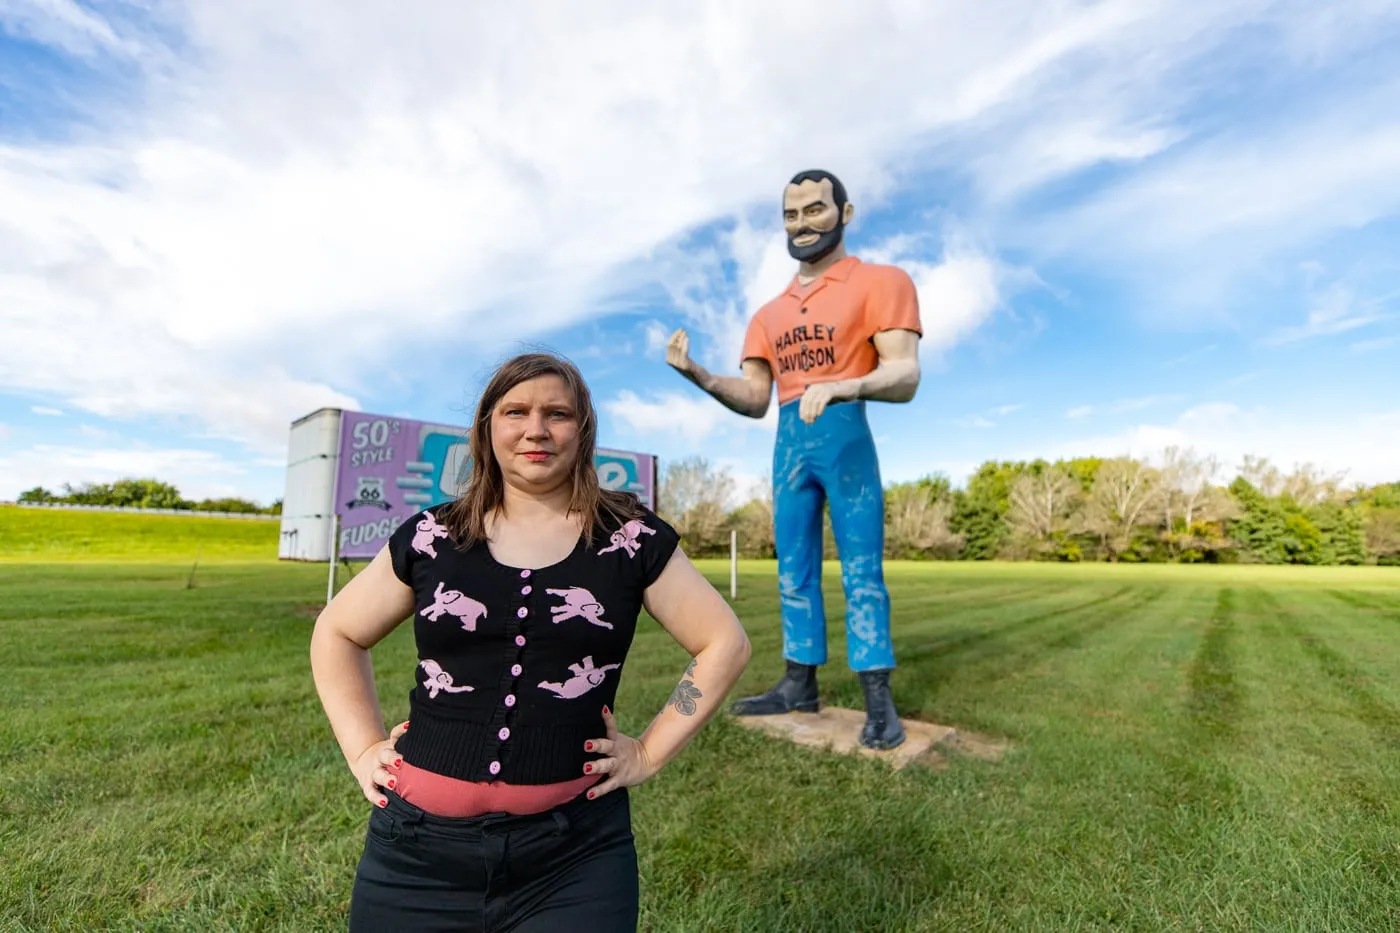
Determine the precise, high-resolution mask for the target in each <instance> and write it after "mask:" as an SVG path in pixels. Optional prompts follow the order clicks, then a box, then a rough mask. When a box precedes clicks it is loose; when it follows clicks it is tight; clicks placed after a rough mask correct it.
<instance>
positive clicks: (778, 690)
mask: <svg viewBox="0 0 1400 933" xmlns="http://www.w3.org/2000/svg"><path fill="white" fill-rule="evenodd" d="M819 705H820V704H819V703H818V702H817V668H816V665H814V664H798V663H797V662H796V661H788V662H787V673H786V674H784V675H783V679H782V680H780V681H778V683H777V686H775V687H774V688H773V689H772V690H769V691H768V692H767V693H763V694H760V695H759V696H756V697H745V698H744V699H742V700H739V701H737V702H735V703H734V704H733V705H732V706H730V707H729V711H730V712H731V713H733V714H734V715H735V716H774V715H777V714H778V713H791V712H794V711H796V712H799V713H815V712H816V711H817V708H818V706H819Z"/></svg>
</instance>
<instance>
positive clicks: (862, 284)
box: [741, 256, 923, 405]
mask: <svg viewBox="0 0 1400 933" xmlns="http://www.w3.org/2000/svg"><path fill="white" fill-rule="evenodd" d="M882 330H912V331H913V332H914V333H916V334H918V335H919V336H921V337H922V336H923V327H922V326H921V324H920V322H919V296H918V294H917V293H916V292H915V290H914V280H913V279H911V278H910V277H909V273H907V272H905V271H904V270H903V269H900V268H899V267H898V266H887V265H882V264H879V263H872V262H862V261H861V260H860V259H858V258H856V257H855V256H847V257H845V258H844V259H841V260H840V261H839V262H836V263H833V264H832V266H831V268H829V269H827V270H826V271H825V272H823V273H822V274H821V275H820V276H818V277H817V278H816V279H815V280H813V281H812V282H811V283H810V284H808V285H802V284H801V283H800V282H798V280H797V276H793V278H792V282H791V283H790V284H789V285H788V287H787V290H786V291H784V292H783V293H782V294H781V295H778V296H777V297H776V298H774V299H773V300H772V301H769V302H768V303H767V304H765V305H764V306H763V307H761V308H759V309H758V313H756V314H755V315H754V316H753V320H751V321H750V322H749V329H748V333H747V334H746V335H745V337H744V353H743V356H742V358H741V362H742V360H746V359H760V360H764V361H765V362H767V363H768V366H769V368H770V369H771V370H772V371H773V380H774V382H775V383H776V384H777V387H778V404H779V405H782V404H784V403H786V402H790V401H792V400H793V399H796V398H800V397H801V396H802V393H803V391H804V390H805V389H806V387H807V386H809V385H812V384H814V383H818V382H835V381H838V380H841V379H858V378H860V377H861V376H865V375H868V374H869V373H871V372H873V371H874V370H875V367H876V366H878V365H879V362H880V358H879V355H878V354H877V353H876V352H875V343H874V339H873V338H874V336H875V334H877V333H878V332H880V331H882Z"/></svg>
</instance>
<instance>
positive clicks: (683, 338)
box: [666, 328, 692, 375]
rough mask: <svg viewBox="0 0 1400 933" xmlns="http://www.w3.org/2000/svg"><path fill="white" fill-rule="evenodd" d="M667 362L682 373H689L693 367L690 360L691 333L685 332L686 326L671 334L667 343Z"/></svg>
mask: <svg viewBox="0 0 1400 933" xmlns="http://www.w3.org/2000/svg"><path fill="white" fill-rule="evenodd" d="M666 362H667V363H668V364H669V365H670V366H671V368H672V369H674V370H676V371H677V372H679V373H681V374H682V375H689V374H690V372H691V369H692V363H691V361H690V335H689V334H687V333H686V332H685V328H681V329H679V330H677V331H676V332H675V333H674V334H672V335H671V339H670V340H669V341H667V343H666Z"/></svg>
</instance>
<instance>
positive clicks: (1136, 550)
mask: <svg viewBox="0 0 1400 933" xmlns="http://www.w3.org/2000/svg"><path fill="white" fill-rule="evenodd" d="M660 485H661V489H660V501H659V503H658V509H657V511H658V513H660V514H661V515H662V517H664V518H665V519H666V520H667V521H668V522H670V523H671V524H673V525H674V526H675V528H676V530H677V531H678V532H679V533H680V534H681V536H682V538H683V540H684V543H685V548H686V550H687V552H688V553H690V554H693V555H696V556H721V555H728V553H729V537H730V532H731V531H736V532H737V533H738V545H739V552H740V554H741V556H745V557H761V558H771V557H773V556H775V552H774V547H773V501H772V492H771V488H770V487H769V486H768V485H767V484H766V483H760V484H758V485H757V486H756V487H755V488H754V489H753V490H752V491H751V492H750V497H749V499H748V501H747V502H745V503H744V504H743V505H742V506H740V507H739V508H736V509H735V508H728V507H727V506H726V503H731V502H732V501H734V499H735V492H736V484H735V481H734V479H733V477H732V475H731V474H730V473H729V471H728V470H726V469H723V468H719V467H716V466H714V465H712V464H711V463H710V462H709V461H708V460H706V459H705V458H704V457H698V456H697V457H690V458H687V459H684V460H677V461H674V462H672V463H670V464H668V466H667V468H666V470H665V472H664V477H663V480H662V482H661V484H660ZM824 536H825V542H826V556H827V557H828V558H835V557H836V556H837V551H836V546H835V542H834V539H833V536H832V533H831V521H830V517H829V515H828V516H827V517H826V518H825V519H824ZM885 554H886V556H887V557H889V558H895V559H915V560H920V559H922V560H1042V561H1113V562H1139V563H1141V562H1175V563H1254V564H1352V565H1360V564H1379V565H1385V566H1400V483H1383V484H1379V485H1375V486H1365V485H1359V484H1345V483H1344V482H1343V481H1342V479H1341V477H1339V476H1329V475H1325V474H1323V473H1322V472H1320V471H1319V470H1317V469H1316V468H1314V467H1313V466H1311V465H1303V466H1299V467H1296V468H1295V469H1293V470H1292V471H1290V472H1284V471H1282V470H1280V469H1279V468H1278V467H1276V466H1274V465H1273V464H1271V463H1270V462H1269V461H1268V460H1267V459H1265V458H1260V457H1247V458H1245V460H1244V462H1243V463H1242V464H1240V465H1239V467H1238V468H1237V469H1235V470H1234V471H1233V476H1227V475H1226V471H1225V470H1224V469H1223V467H1222V465H1221V463H1220V461H1219V460H1218V459H1217V458H1215V457H1210V456H1201V455H1199V454H1197V453H1196V452H1195V451H1194V450H1190V449H1186V450H1183V449H1180V448H1169V449H1168V450H1166V451H1165V454H1164V456H1163V457H1162V458H1161V459H1160V461H1159V462H1157V463H1150V462H1148V461H1145V460H1139V459H1135V458H1132V457H1114V458H1101V457H1082V458H1076V459H1072V460H1056V461H1054V462H1053V463H1052V462H1049V461H1046V460H1033V461H1029V462H1022V461H1016V462H1011V461H988V462H986V463H983V464H982V465H981V467H979V468H978V470H977V471H976V472H975V473H974V474H973V475H972V476H971V477H970V478H969V479H968V482H967V483H966V485H965V486H964V487H962V488H954V487H953V486H952V484H951V482H950V481H949V480H948V478H947V477H945V476H942V475H940V474H933V475H930V476H926V477H924V478H922V479H919V480H917V481H914V482H906V483H893V484H889V485H887V486H886V487H885Z"/></svg>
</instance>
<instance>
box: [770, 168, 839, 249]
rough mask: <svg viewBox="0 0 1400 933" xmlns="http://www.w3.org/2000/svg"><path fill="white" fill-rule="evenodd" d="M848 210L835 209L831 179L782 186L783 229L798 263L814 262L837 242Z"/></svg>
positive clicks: (789, 247) (834, 246) (835, 245)
mask: <svg viewBox="0 0 1400 933" xmlns="http://www.w3.org/2000/svg"><path fill="white" fill-rule="evenodd" d="M843 213H845V214H847V215H849V214H850V213H851V205H850V204H846V205H845V210H844V212H843V211H840V210H837V208H836V198H835V196H834V195H833V194H832V191H831V180H830V179H828V178H823V179H822V180H821V181H804V182H802V183H801V184H798V185H788V186H787V187H786V188H784V189H783V227H784V228H785V229H786V230H787V238H788V253H789V255H791V256H792V258H793V259H796V260H799V261H802V262H815V261H816V260H818V259H821V258H822V257H823V256H825V255H826V254H827V253H829V252H831V251H832V250H833V249H835V248H836V247H837V245H838V244H840V242H841V233H842V228H843V227H844V226H845V224H846V221H847V220H849V219H850V218H849V216H847V217H843V216H842V214H843Z"/></svg>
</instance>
